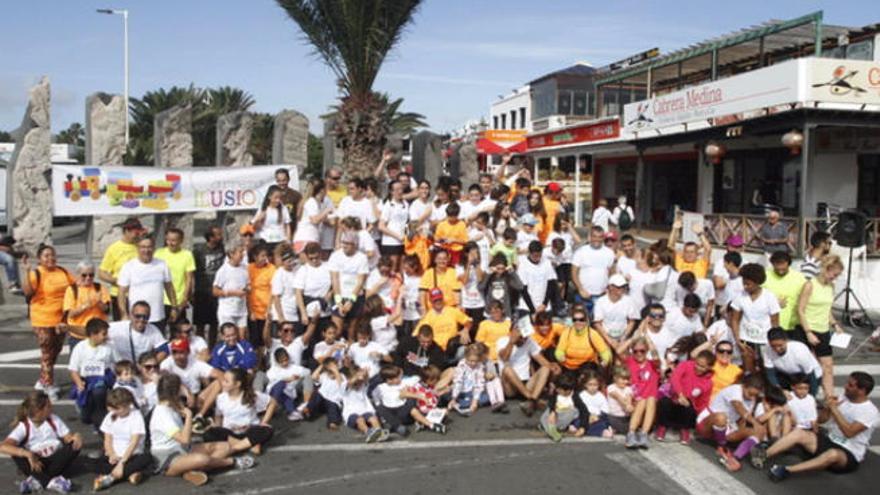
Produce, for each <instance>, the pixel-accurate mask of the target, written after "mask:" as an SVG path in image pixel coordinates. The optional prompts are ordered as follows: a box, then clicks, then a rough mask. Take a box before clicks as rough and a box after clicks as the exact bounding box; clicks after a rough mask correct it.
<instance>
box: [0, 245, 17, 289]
mask: <svg viewBox="0 0 880 495" xmlns="http://www.w3.org/2000/svg"><path fill="white" fill-rule="evenodd" d="M0 265H3V269H4V270H6V281H7V282H9V284H10V285H18V266H17V265H16V263H15V258H13V257H12V255H11V254H9V253H7V252H5V251H0Z"/></svg>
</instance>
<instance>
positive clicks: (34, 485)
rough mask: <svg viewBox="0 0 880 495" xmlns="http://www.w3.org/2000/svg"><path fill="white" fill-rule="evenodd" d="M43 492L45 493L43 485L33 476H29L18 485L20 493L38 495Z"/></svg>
mask: <svg viewBox="0 0 880 495" xmlns="http://www.w3.org/2000/svg"><path fill="white" fill-rule="evenodd" d="M41 491H43V485H41V484H40V482H39V481H37V479H36V478H34V477H33V476H28V477H27V478H25V479H23V480H21V483H19V484H18V492H19V493H37V492H41Z"/></svg>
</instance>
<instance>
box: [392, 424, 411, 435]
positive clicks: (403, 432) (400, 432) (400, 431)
mask: <svg viewBox="0 0 880 495" xmlns="http://www.w3.org/2000/svg"><path fill="white" fill-rule="evenodd" d="M394 433H397V434H398V435H400V436H402V437H405V436H407V435H409V429H408V428H407V427H406V426H403V425H399V426H398V427H397V428H395V429H394Z"/></svg>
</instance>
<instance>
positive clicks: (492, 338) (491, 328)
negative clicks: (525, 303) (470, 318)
mask: <svg viewBox="0 0 880 495" xmlns="http://www.w3.org/2000/svg"><path fill="white" fill-rule="evenodd" d="M507 335H510V320H504V321H492V320H483V321H482V322H480V328H479V329H477V339H476V340H477V342H482V343H484V344H486V347H488V348H489V359H491V360H493V361H497V360H498V349H497V345H496V344H497V343H498V339H500V338H501V337H505V336H507Z"/></svg>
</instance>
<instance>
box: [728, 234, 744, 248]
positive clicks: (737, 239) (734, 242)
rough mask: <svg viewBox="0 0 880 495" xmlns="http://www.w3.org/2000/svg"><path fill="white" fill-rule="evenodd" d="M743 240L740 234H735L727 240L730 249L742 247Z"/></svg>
mask: <svg viewBox="0 0 880 495" xmlns="http://www.w3.org/2000/svg"><path fill="white" fill-rule="evenodd" d="M743 244H744V243H743V238H742V236H741V235H739V234H733V235H732V236H730V237H728V238H727V245H728V246H730V247H737V248H738V247H742V245H743Z"/></svg>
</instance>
